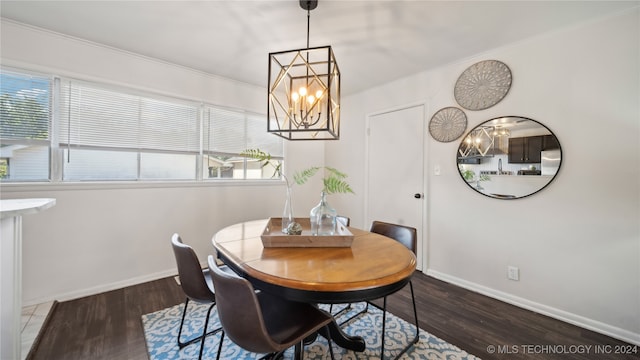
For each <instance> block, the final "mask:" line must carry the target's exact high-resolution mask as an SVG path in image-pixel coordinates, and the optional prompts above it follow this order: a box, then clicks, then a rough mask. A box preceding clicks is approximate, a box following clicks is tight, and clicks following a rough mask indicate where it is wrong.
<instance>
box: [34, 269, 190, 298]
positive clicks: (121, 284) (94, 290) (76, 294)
mask: <svg viewBox="0 0 640 360" xmlns="http://www.w3.org/2000/svg"><path fill="white" fill-rule="evenodd" d="M177 273H178V270H176V269H170V270H165V271H160V272H157V273H153V274H147V275H144V276H139V277H135V278H131V279H126V280H123V281H117V282H113V283H110V284H103V285H99V286H95V287H91V288H87V289H81V290H76V291H70V292H66V293H59V294H54V295H51V296H45V297H40V298H34V299H24V300H23V304H22V306H23V307H24V306H31V305H37V304H43V303H46V302H50V301H54V300H56V301H58V302H61V301H68V300H73V299H77V298H81V297H85V296H90V295H95V294H100V293H103V292H106V291H111V290H117V289H122V288H125V287H127V286H131V285H137V284H141V283H145V282H148V281H153V280H158V279H162V278H165V277H168V276H172V275H175V274H177Z"/></svg>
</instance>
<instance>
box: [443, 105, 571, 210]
mask: <svg viewBox="0 0 640 360" xmlns="http://www.w3.org/2000/svg"><path fill="white" fill-rule="evenodd" d="M456 158H457V164H458V171H459V173H460V176H461V178H462V180H464V182H465V183H466V184H467V185H468V186H469V187H470V188H472V189H473V190H475V191H477V192H479V193H480V194H482V195H485V196H488V197H490V198H494V199H521V198H524V197H527V196H531V195H533V194H535V193H537V192H539V191H540V190H542V189H544V188H545V187H547V186H548V185H549V184H550V183H551V182H553V180H554V179H555V178H556V176H557V175H558V172H559V170H560V167H561V165H562V148H561V146H560V141H559V140H558V138H557V137H556V135H555V134H554V133H553V132H552V131H551V130H550V129H549V128H548V127H546V126H545V125H544V124H542V123H541V122H539V121H537V120H533V119H530V118H527V117H522V116H501V117H497V118H494V119H490V120H487V121H485V122H483V123H481V124H479V125H478V126H476V127H475V128H473V129H471V130H470V131H469V132H468V133H467V134H465V135H464V137H463V138H462V141H461V142H460V146H459V147H458V151H457V157H456Z"/></svg>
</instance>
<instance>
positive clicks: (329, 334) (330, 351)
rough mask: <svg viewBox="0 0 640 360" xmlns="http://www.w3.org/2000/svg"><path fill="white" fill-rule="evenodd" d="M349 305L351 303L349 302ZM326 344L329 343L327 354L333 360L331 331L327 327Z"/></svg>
mask: <svg viewBox="0 0 640 360" xmlns="http://www.w3.org/2000/svg"><path fill="white" fill-rule="evenodd" d="M349 306H351V304H349ZM326 339H327V344H329V355H330V356H331V360H334V357H333V346H331V331H330V330H329V329H328V328H327V337H326Z"/></svg>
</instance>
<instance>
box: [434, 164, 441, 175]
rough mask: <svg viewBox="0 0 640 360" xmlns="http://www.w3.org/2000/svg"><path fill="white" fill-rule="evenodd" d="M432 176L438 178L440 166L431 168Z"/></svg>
mask: <svg viewBox="0 0 640 360" xmlns="http://www.w3.org/2000/svg"><path fill="white" fill-rule="evenodd" d="M433 174H434V175H435V176H440V165H436V166H434V167H433Z"/></svg>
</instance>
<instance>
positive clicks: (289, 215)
mask: <svg viewBox="0 0 640 360" xmlns="http://www.w3.org/2000/svg"><path fill="white" fill-rule="evenodd" d="M294 221H296V219H294V218H293V205H292V204H291V187H290V186H287V197H286V199H285V202H284V211H283V212H282V232H283V233H284V234H287V233H288V231H287V228H288V227H289V224H291V223H292V222H294Z"/></svg>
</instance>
